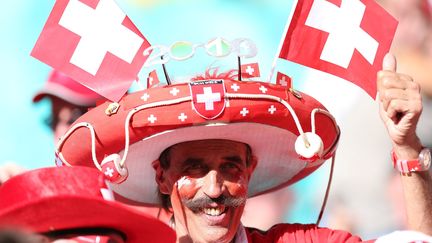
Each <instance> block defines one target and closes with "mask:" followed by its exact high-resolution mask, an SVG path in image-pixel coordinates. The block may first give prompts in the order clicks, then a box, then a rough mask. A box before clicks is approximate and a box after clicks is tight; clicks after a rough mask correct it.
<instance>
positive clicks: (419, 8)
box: [326, 0, 432, 238]
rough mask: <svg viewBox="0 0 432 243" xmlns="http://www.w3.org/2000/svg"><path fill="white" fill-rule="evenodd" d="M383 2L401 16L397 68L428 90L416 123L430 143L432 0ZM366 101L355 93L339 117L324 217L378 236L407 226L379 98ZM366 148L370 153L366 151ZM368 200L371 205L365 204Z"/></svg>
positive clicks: (336, 225) (339, 225) (424, 140)
mask: <svg viewBox="0 0 432 243" xmlns="http://www.w3.org/2000/svg"><path fill="white" fill-rule="evenodd" d="M379 2H380V4H381V5H382V6H383V7H384V8H385V9H387V10H388V11H389V12H390V13H391V14H392V15H393V16H394V17H395V18H396V19H398V21H399V25H398V29H397V31H396V36H395V39H394V42H393V45H392V50H391V52H393V53H394V54H395V55H396V56H397V59H398V67H397V71H398V72H399V73H409V74H410V75H411V76H412V77H413V79H414V80H415V81H416V82H418V83H419V84H420V85H421V88H422V92H423V95H424V97H423V113H422V115H421V117H420V121H419V123H418V126H417V134H418V135H419V137H420V139H421V141H422V143H423V145H425V146H428V147H430V146H431V145H432V76H431V75H430V68H431V67H432V18H431V11H430V10H431V8H430V4H431V1H427V0H412V1H397V0H380V1H379ZM329 96H331V95H329ZM331 97H332V96H331ZM367 102H368V101H367V100H366V99H363V100H361V99H357V100H356V102H355V103H353V104H350V105H351V110H348V111H346V114H344V115H343V118H340V119H338V120H339V125H340V126H341V130H342V136H341V142H340V146H339V148H338V156H337V162H338V163H337V164H336V168H335V179H334V185H333V189H334V190H333V191H332V193H333V196H331V197H330V199H329V212H328V213H327V214H326V215H328V216H327V217H326V220H327V221H326V222H327V226H329V227H332V228H338V229H352V231H351V232H354V233H355V234H359V235H362V236H366V238H374V237H376V236H378V235H381V234H384V233H388V232H390V231H393V230H395V229H401V228H403V227H404V226H405V223H406V217H405V211H404V206H403V205H404V201H403V197H402V195H403V194H402V191H401V190H402V186H401V182H400V178H399V175H398V173H397V172H396V171H394V170H393V168H392V167H391V159H390V149H391V147H390V145H389V144H388V142H387V141H386V140H385V137H386V135H385V134H384V133H382V131H381V130H382V125H381V124H380V122H379V121H378V120H376V118H375V117H376V114H377V112H378V108H377V107H376V104H373V106H372V105H371V104H368V103H367ZM352 107H355V109H352ZM346 137H351V138H352V137H356V138H357V140H356V141H354V140H351V141H344V139H345V138H346ZM365 154H367V155H368V156H364V155H365ZM371 155H372V156H371ZM383 161H388V164H387V165H385V163H382V162H383ZM382 166H386V168H383V167H382ZM357 172H362V173H357ZM372 178H373V179H372ZM356 181H357V183H356ZM335 195H336V196H335ZM371 202H373V203H371ZM382 202H384V203H382ZM368 203H369V204H370V207H364V206H362V205H367V204H368ZM381 215H389V216H391V217H393V218H391V217H381ZM388 219H390V220H388Z"/></svg>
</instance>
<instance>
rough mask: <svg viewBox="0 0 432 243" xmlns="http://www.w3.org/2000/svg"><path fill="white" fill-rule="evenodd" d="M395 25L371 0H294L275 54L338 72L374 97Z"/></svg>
mask: <svg viewBox="0 0 432 243" xmlns="http://www.w3.org/2000/svg"><path fill="white" fill-rule="evenodd" d="M396 27H397V20H396V19H394V18H393V17H392V16H391V15H390V14H388V13H387V12H386V11H385V10H384V9H383V8H382V7H381V6H379V5H378V4H377V3H376V2H375V1H374V0H298V3H297V5H296V7H295V10H294V14H293V16H292V20H291V22H290V25H289V27H288V28H287V32H286V34H285V37H284V40H283V44H282V49H281V52H280V53H279V58H283V59H287V60H290V61H293V62H296V63H299V64H302V65H305V66H308V67H312V68H315V69H318V70H321V71H324V72H327V73H330V74H333V75H336V76H339V77H341V78H343V79H346V80H348V81H350V82H352V83H354V84H356V85H358V86H360V87H361V88H362V89H364V90H365V91H366V92H367V93H368V94H369V95H370V96H372V97H373V98H375V97H376V93H377V90H376V74H377V72H378V71H379V70H380V69H381V65H382V60H383V58H384V55H385V54H386V53H387V52H388V51H389V50H390V46H391V42H392V40H393V37H394V34H395V32H396Z"/></svg>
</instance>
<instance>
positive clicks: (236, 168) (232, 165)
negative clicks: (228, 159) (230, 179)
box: [222, 163, 241, 171]
mask: <svg viewBox="0 0 432 243" xmlns="http://www.w3.org/2000/svg"><path fill="white" fill-rule="evenodd" d="M222 169H224V170H229V171H241V169H240V167H239V166H238V165H237V164H235V163H225V164H224V165H223V167H222Z"/></svg>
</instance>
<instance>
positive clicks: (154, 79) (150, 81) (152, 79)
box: [147, 70, 159, 89]
mask: <svg viewBox="0 0 432 243" xmlns="http://www.w3.org/2000/svg"><path fill="white" fill-rule="evenodd" d="M158 84H159V78H158V76H157V73H156V70H153V71H151V72H150V73H149V75H148V77H147V89H149V88H152V87H155V86H157V85H158Z"/></svg>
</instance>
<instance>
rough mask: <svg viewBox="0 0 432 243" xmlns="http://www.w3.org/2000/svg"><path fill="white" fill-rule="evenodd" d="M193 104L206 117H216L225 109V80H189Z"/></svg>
mask: <svg viewBox="0 0 432 243" xmlns="http://www.w3.org/2000/svg"><path fill="white" fill-rule="evenodd" d="M189 88H190V92H191V95H192V106H193V109H194V110H195V111H196V113H197V114H198V115H200V116H201V117H203V118H205V119H215V118H217V117H218V116H219V115H220V114H222V112H223V111H224V110H225V84H224V82H223V80H203V81H196V82H189Z"/></svg>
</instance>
